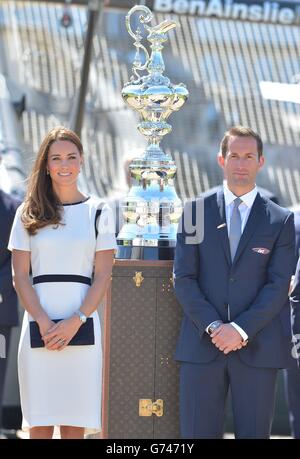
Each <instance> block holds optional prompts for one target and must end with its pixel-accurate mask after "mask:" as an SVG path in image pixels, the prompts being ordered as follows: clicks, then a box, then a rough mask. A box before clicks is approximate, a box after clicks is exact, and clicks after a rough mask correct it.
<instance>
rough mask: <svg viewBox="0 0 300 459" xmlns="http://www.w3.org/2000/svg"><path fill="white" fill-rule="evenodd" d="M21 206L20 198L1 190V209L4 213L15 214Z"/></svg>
mask: <svg viewBox="0 0 300 459" xmlns="http://www.w3.org/2000/svg"><path fill="white" fill-rule="evenodd" d="M20 204H21V200H20V199H19V198H17V197H16V196H13V195H11V194H8V193H5V192H4V191H3V190H0V209H1V211H2V212H8V213H15V211H16V210H17V208H18V207H19V206H20Z"/></svg>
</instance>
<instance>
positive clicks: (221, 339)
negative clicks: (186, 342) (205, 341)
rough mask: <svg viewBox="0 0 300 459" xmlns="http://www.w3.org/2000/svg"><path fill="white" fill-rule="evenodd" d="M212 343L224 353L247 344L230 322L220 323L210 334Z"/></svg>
mask: <svg viewBox="0 0 300 459" xmlns="http://www.w3.org/2000/svg"><path fill="white" fill-rule="evenodd" d="M210 337H211V339H212V342H213V343H214V345H215V346H216V347H217V348H218V349H219V350H220V351H222V352H224V354H228V353H229V352H231V351H237V350H238V349H241V348H242V347H244V346H246V345H247V341H243V339H242V337H241V335H240V334H239V332H238V331H237V330H236V329H235V328H234V327H233V326H232V325H231V324H222V325H220V326H219V327H218V328H217V329H216V330H215V331H214V332H213V333H212V334H211V335H210Z"/></svg>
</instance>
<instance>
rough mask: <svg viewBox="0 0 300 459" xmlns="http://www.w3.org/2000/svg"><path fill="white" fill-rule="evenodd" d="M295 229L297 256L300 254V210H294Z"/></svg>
mask: <svg viewBox="0 0 300 459" xmlns="http://www.w3.org/2000/svg"><path fill="white" fill-rule="evenodd" d="M294 218H295V230H296V258H297V261H298V258H299V256H300V211H298V212H294Z"/></svg>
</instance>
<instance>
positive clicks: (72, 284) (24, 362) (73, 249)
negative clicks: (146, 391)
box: [8, 197, 116, 432]
mask: <svg viewBox="0 0 300 459" xmlns="http://www.w3.org/2000/svg"><path fill="white" fill-rule="evenodd" d="M99 208H101V209H102V210H101V214H100V217H99V218H98V219H97V210H98V209H99ZM21 211H22V205H21V206H20V207H19V209H18V210H17V212H16V216H15V220H14V223H13V227H12V231H11V235H10V240H9V245H8V248H9V249H10V250H12V249H17V250H24V251H29V252H30V253H31V266H32V277H33V287H34V289H35V291H36V293H37V295H38V297H39V300H40V304H41V306H42V307H43V308H44V310H45V311H46V312H47V314H48V316H49V317H50V319H64V318H68V317H70V316H71V315H72V314H73V313H74V312H75V311H76V310H78V309H79V308H80V306H81V305H82V301H83V299H84V297H85V295H86V293H87V290H88V289H89V286H90V283H91V278H92V273H93V265H94V258H95V253H96V252H97V251H100V250H110V249H116V240H115V233H114V218H113V214H112V211H111V209H110V208H109V207H108V206H107V205H106V204H102V203H101V201H100V200H99V198H95V197H89V198H88V199H86V200H85V201H83V202H79V203H75V204H71V205H64V207H63V214H62V222H63V223H64V224H63V225H58V226H53V225H49V226H46V227H45V228H42V229H40V230H38V232H37V234H36V235H34V236H30V235H29V234H28V232H27V231H26V230H25V229H24V226H23V224H22V221H21ZM66 276H67V277H66ZM91 317H92V318H93V322H94V331H95V344H94V345H86V346H67V347H66V348H65V349H64V350H63V351H61V352H57V351H49V350H47V349H46V348H31V347H30V334H29V321H32V320H34V319H33V318H32V317H31V316H30V315H29V314H28V313H27V312H26V311H25V313H24V318H23V325H22V331H21V336H20V343H19V350H18V375H19V384H20V398H21V407H22V413H23V423H22V427H23V428H25V429H26V428H28V427H34V426H48V425H67V426H77V427H86V428H87V429H88V430H89V432H96V431H99V430H100V429H101V395H102V391H101V387H102V347H101V328H100V321H99V316H98V313H97V311H95V312H94V313H93V314H92V315H91Z"/></svg>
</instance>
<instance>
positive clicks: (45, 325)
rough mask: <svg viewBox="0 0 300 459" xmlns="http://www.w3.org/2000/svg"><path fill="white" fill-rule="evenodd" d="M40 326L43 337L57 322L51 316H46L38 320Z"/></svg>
mask: <svg viewBox="0 0 300 459" xmlns="http://www.w3.org/2000/svg"><path fill="white" fill-rule="evenodd" d="M37 322H38V326H39V329H40V334H41V336H42V337H43V335H45V334H46V333H47V331H48V330H50V329H51V328H52V327H54V325H56V324H55V322H53V321H52V320H50V319H49V317H47V316H45V317H43V318H42V319H40V320H38V321H37Z"/></svg>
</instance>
